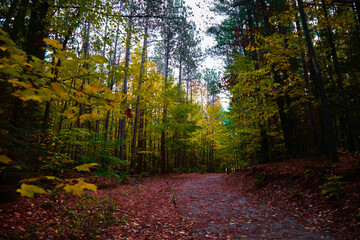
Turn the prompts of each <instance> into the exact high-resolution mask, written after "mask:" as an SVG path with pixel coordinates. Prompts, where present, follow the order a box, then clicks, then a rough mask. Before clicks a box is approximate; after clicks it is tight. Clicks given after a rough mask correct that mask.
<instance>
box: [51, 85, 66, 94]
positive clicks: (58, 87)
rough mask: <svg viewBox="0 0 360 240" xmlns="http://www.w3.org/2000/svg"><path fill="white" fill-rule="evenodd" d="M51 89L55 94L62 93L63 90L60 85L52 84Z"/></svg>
mask: <svg viewBox="0 0 360 240" xmlns="http://www.w3.org/2000/svg"><path fill="white" fill-rule="evenodd" d="M51 87H52V88H53V89H54V90H55V92H56V93H58V94H59V93H62V90H63V88H62V87H61V86H60V84H58V83H56V82H52V83H51Z"/></svg>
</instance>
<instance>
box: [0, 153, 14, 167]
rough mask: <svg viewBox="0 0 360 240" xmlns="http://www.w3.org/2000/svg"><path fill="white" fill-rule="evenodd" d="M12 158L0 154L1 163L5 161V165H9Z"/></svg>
mask: <svg viewBox="0 0 360 240" xmlns="http://www.w3.org/2000/svg"><path fill="white" fill-rule="evenodd" d="M12 161H13V160H11V159H10V158H9V157H8V156H6V155H0V162H1V163H5V164H7V165H9V164H10V163H11V162H12Z"/></svg>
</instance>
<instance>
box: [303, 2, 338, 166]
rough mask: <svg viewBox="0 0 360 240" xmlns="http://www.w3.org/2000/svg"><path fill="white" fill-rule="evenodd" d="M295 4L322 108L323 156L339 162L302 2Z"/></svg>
mask: <svg viewBox="0 0 360 240" xmlns="http://www.w3.org/2000/svg"><path fill="white" fill-rule="evenodd" d="M297 2H298V5H299V10H300V18H301V22H302V24H303V29H304V33H305V38H306V42H307V46H308V49H309V54H310V57H311V62H312V66H313V69H314V74H315V83H316V86H317V87H318V89H319V92H320V99H321V104H322V107H323V118H324V132H325V139H324V140H325V155H326V157H328V158H330V160H331V161H332V162H336V161H338V160H339V158H338V154H337V151H336V140H335V136H334V132H333V127H332V124H331V120H330V113H329V107H328V103H327V98H326V94H325V90H324V86H323V83H322V79H321V71H320V68H319V65H318V63H317V60H316V56H315V51H314V46H313V43H312V39H311V36H310V31H309V29H308V26H307V20H306V15H305V11H304V7H303V2H302V0H297Z"/></svg>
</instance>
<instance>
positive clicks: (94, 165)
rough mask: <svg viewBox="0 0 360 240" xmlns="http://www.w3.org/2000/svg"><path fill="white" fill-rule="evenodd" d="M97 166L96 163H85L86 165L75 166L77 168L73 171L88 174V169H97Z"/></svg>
mask: <svg viewBox="0 0 360 240" xmlns="http://www.w3.org/2000/svg"><path fill="white" fill-rule="evenodd" d="M97 166H99V164H97V163H87V164H83V165H80V166H77V167H75V169H76V170H78V171H86V172H90V168H92V167H97Z"/></svg>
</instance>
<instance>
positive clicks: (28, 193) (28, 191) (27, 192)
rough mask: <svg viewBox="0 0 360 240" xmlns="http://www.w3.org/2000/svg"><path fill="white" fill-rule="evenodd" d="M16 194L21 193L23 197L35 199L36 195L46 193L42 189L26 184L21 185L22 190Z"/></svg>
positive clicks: (18, 190)
mask: <svg viewBox="0 0 360 240" xmlns="http://www.w3.org/2000/svg"><path fill="white" fill-rule="evenodd" d="M16 192H19V193H20V194H21V196H22V197H34V194H35V193H46V192H45V190H44V189H43V188H41V187H38V186H35V185H29V184H25V183H23V184H21V188H19V189H17V190H16Z"/></svg>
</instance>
